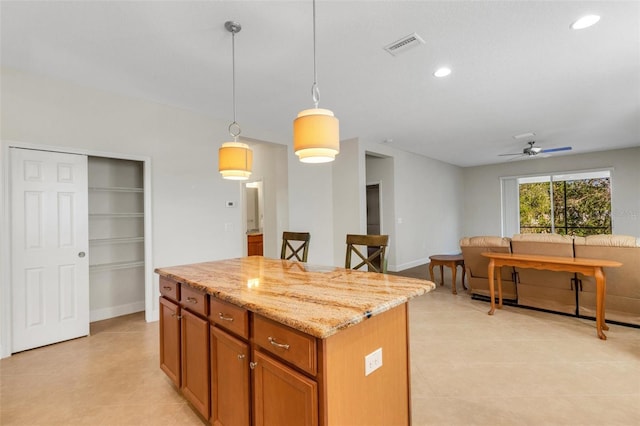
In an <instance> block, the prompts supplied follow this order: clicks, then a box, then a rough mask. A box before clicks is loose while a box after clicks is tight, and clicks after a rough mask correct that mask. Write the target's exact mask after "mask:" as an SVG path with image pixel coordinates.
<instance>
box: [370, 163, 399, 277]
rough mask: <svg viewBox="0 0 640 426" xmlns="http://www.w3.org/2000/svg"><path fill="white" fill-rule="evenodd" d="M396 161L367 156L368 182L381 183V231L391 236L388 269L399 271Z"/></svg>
mask: <svg viewBox="0 0 640 426" xmlns="http://www.w3.org/2000/svg"><path fill="white" fill-rule="evenodd" d="M394 161H395V159H394V158H393V157H374V156H371V155H368V156H367V157H366V164H367V180H366V184H367V185H369V184H375V183H379V184H380V201H381V204H380V215H381V218H380V219H381V222H380V225H381V231H380V232H381V233H382V234H386V235H388V236H389V247H388V248H392V249H389V250H387V269H388V270H390V271H397V270H398V269H397V267H396V264H397V261H396V257H397V256H396V252H397V248H396V225H395V217H396V215H395V196H394V187H395V185H394Z"/></svg>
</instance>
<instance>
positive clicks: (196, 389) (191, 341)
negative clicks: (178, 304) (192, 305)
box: [181, 309, 211, 419]
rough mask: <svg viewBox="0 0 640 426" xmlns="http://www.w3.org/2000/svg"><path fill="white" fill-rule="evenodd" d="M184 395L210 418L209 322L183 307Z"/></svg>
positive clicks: (203, 414)
mask: <svg viewBox="0 0 640 426" xmlns="http://www.w3.org/2000/svg"><path fill="white" fill-rule="evenodd" d="M181 321H182V394H183V395H184V397H185V398H186V399H187V400H188V401H189V402H190V403H191V404H192V405H193V406H194V407H195V408H196V409H197V410H198V411H199V412H200V414H202V416H203V417H204V418H205V419H208V418H209V410H210V407H211V404H210V401H211V398H210V396H209V395H210V394H209V322H208V321H207V320H205V319H203V318H200V317H199V316H197V315H195V314H193V313H191V312H189V311H188V310H186V309H183V310H182V320H181Z"/></svg>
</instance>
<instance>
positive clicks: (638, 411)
mask: <svg viewBox="0 0 640 426" xmlns="http://www.w3.org/2000/svg"><path fill="white" fill-rule="evenodd" d="M445 279H446V276H445ZM449 279H450V278H449ZM487 310H488V303H485V302H480V301H474V300H471V298H470V297H469V296H468V295H466V294H465V293H464V292H462V291H460V287H458V295H457V296H454V295H452V294H451V289H450V287H449V286H448V285H447V286H445V287H440V286H438V289H437V290H436V291H434V292H432V293H430V294H428V295H426V296H423V297H420V298H418V299H414V300H413V301H412V302H411V303H410V318H411V363H412V373H411V375H412V397H413V400H412V409H413V424H414V425H638V424H640V330H639V329H635V328H629V327H622V326H616V325H611V326H610V327H611V329H610V330H609V331H608V333H607V335H608V337H609V340H607V341H601V340H599V339H598V338H597V337H596V332H595V325H594V322H593V321H587V320H580V319H575V318H569V317H563V316H558V315H552V314H547V313H541V312H536V311H530V310H524V309H518V308H512V307H505V308H504V309H503V310H502V311H498V312H496V314H495V315H494V316H493V317H490V316H488V315H487ZM0 424H1V425H3V426H9V425H202V424H203V422H202V421H201V420H200V419H199V418H198V417H197V416H196V415H195V414H194V413H193V412H192V410H191V409H190V408H189V406H188V405H187V403H186V402H185V401H184V400H183V399H182V398H181V397H180V395H179V394H178V393H177V392H176V391H175V389H174V388H173V387H172V385H171V384H170V382H169V380H168V379H167V378H166V377H165V376H164V373H162V372H161V371H160V369H159V367H158V323H150V324H147V323H145V322H144V316H143V315H142V314H133V315H128V316H125V317H120V318H114V319H111V320H106V321H101V322H96V323H93V324H92V325H91V336H90V337H86V338H81V339H76V340H72V341H68V342H63V343H59V344H56V345H51V346H47V347H44V348H40V349H35V350H31V351H26V352H23V353H19V354H16V355H14V356H12V357H10V358H6V359H3V360H0ZM338 426H342V425H338Z"/></svg>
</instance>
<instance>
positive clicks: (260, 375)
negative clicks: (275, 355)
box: [253, 350, 318, 426]
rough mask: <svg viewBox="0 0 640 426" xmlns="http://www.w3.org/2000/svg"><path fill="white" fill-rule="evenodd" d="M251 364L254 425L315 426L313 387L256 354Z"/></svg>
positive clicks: (315, 404) (310, 383)
mask: <svg viewBox="0 0 640 426" xmlns="http://www.w3.org/2000/svg"><path fill="white" fill-rule="evenodd" d="M253 361H254V363H255V364H254V371H253V392H254V395H253V397H254V400H253V407H254V411H253V415H254V424H255V425H256V426H317V425H318V385H317V383H316V382H315V381H313V380H311V379H309V378H308V377H306V376H304V375H303V374H301V373H298V372H297V371H295V370H293V369H291V368H289V367H287V366H285V365H284V364H282V363H280V362H278V361H276V360H274V359H272V358H271V357H269V356H268V355H265V354H262V353H260V352H258V351H256V350H254V351H253Z"/></svg>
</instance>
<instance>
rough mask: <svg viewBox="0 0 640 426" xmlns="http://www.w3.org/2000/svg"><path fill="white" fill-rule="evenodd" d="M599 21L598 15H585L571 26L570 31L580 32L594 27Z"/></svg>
mask: <svg viewBox="0 0 640 426" xmlns="http://www.w3.org/2000/svg"><path fill="white" fill-rule="evenodd" d="M599 20H600V17H599V16H598V15H586V16H583V17H582V18H580V19H578V20H577V21H575V22H574V23H573V24H571V29H572V30H582V29H585V28H588V27H590V26H592V25H595V24H596V23H597V22H598V21H599Z"/></svg>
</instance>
